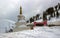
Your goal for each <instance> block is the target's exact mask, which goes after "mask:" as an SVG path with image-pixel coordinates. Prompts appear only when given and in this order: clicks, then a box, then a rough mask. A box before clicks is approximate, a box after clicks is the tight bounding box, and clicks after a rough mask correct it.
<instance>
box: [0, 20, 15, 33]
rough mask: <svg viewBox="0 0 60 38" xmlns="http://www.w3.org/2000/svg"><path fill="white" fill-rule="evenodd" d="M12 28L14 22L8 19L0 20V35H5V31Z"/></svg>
mask: <svg viewBox="0 0 60 38" xmlns="http://www.w3.org/2000/svg"><path fill="white" fill-rule="evenodd" d="M14 26H15V22H14V21H12V20H9V19H0V33H5V32H6V31H9V30H10V29H13V28H14ZM12 27H13V28H12Z"/></svg>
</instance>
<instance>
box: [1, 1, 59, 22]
mask: <svg viewBox="0 0 60 38" xmlns="http://www.w3.org/2000/svg"><path fill="white" fill-rule="evenodd" d="M58 2H60V0H0V19H10V20H14V21H17V16H18V15H19V7H20V5H21V6H22V8H23V15H24V16H25V17H26V19H28V18H30V17H32V16H34V15H36V14H37V13H42V12H43V11H45V10H46V9H47V8H48V7H52V6H55V5H57V4H58Z"/></svg>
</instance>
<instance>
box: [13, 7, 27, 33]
mask: <svg viewBox="0 0 60 38" xmlns="http://www.w3.org/2000/svg"><path fill="white" fill-rule="evenodd" d="M15 24H16V27H15V28H14V30H13V31H14V32H16V31H21V30H25V29H27V26H26V21H25V17H24V16H23V15H22V7H20V15H18V21H17V22H16V23H15Z"/></svg>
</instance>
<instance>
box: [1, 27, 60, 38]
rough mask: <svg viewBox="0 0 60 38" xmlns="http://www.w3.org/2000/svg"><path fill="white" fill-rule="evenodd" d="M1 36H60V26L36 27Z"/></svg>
mask: <svg viewBox="0 0 60 38" xmlns="http://www.w3.org/2000/svg"><path fill="white" fill-rule="evenodd" d="M0 38H60V26H54V27H47V26H43V27H35V28H34V29H33V30H24V31H20V32H13V33H4V34H0Z"/></svg>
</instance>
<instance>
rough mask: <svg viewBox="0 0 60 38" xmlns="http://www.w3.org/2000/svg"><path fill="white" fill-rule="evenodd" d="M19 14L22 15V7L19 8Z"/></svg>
mask: <svg viewBox="0 0 60 38" xmlns="http://www.w3.org/2000/svg"><path fill="white" fill-rule="evenodd" d="M20 14H22V7H21V6H20Z"/></svg>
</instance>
